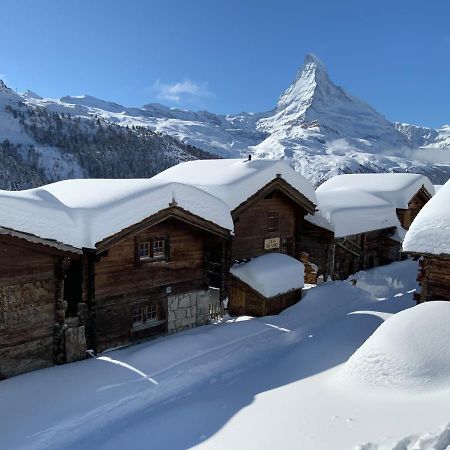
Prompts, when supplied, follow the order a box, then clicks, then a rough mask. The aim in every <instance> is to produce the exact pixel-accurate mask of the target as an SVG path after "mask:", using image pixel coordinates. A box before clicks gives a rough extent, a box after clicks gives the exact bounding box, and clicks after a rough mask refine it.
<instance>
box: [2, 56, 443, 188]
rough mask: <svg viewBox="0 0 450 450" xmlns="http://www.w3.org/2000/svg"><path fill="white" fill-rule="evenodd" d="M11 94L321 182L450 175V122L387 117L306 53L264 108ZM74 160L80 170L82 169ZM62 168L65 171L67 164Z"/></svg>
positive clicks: (63, 111)
mask: <svg viewBox="0 0 450 450" xmlns="http://www.w3.org/2000/svg"><path fill="white" fill-rule="evenodd" d="M1 86H2V85H0V95H1V92H2V87H1ZM10 93H11V94H14V95H15V98H16V99H17V100H20V101H22V102H24V103H25V104H26V105H28V106H30V107H33V108H44V109H45V110H46V111H48V112H52V113H57V114H67V113H70V114H71V115H73V116H75V117H80V118H85V119H86V118H88V119H93V118H94V119H98V118H100V119H102V120H103V121H104V122H107V123H114V124H117V125H121V126H123V127H133V126H139V127H145V128H147V129H149V130H152V131H155V132H158V133H163V134H166V135H171V136H173V137H175V138H177V139H179V140H180V141H182V142H184V143H187V144H190V145H193V146H196V147H198V148H201V149H203V150H206V151H209V152H212V153H215V154H217V155H220V156H222V157H226V158H229V157H231V158H234V157H238V156H242V155H246V154H247V153H249V152H250V153H253V154H255V155H257V156H260V157H263V158H271V159H274V158H277V159H279V158H283V159H285V160H287V161H288V162H289V163H290V164H291V165H292V167H294V168H295V169H296V170H297V171H299V172H301V173H302V174H303V175H305V176H306V177H307V178H309V179H310V180H311V181H312V182H313V183H314V184H315V185H319V184H320V183H322V182H323V181H325V180H326V179H328V178H330V177H332V176H334V175H337V174H341V173H359V172H386V171H389V172H415V173H422V174H424V175H427V176H428V177H429V178H430V179H431V180H432V181H433V182H434V183H435V184H443V183H444V182H445V181H447V179H448V178H449V175H450V125H446V126H444V127H443V128H441V129H439V130H435V129H432V128H426V127H419V126H415V125H408V124H403V123H393V122H390V121H388V120H387V119H386V118H385V117H383V116H382V115H381V114H379V113H378V112H377V111H375V110H374V109H373V108H372V107H371V106H370V105H368V104H367V103H365V102H364V101H362V100H360V99H358V98H356V97H354V96H352V95H350V94H349V93H347V92H346V91H345V90H344V89H342V88H341V87H339V86H336V85H335V84H334V83H333V82H332V81H331V79H330V77H329V75H328V73H327V70H326V68H325V66H324V65H323V63H322V62H321V61H320V60H319V59H318V58H317V57H315V56H314V55H307V56H306V58H305V62H304V64H303V66H302V67H301V68H300V70H299V72H298V74H297V76H296V78H295V80H294V82H293V83H292V85H291V86H289V87H288V89H286V91H285V92H284V93H283V94H282V95H281V97H280V98H279V100H278V103H277V105H276V106H275V108H274V109H272V110H270V111H266V112H260V113H247V112H242V113H239V114H231V115H221V114H214V113H210V112H208V111H197V112H194V111H188V110H182V109H177V108H169V107H167V106H164V105H160V104H157V103H153V104H147V105H144V106H143V107H140V108H135V107H126V106H122V105H119V104H117V103H113V102H108V101H105V100H101V99H98V98H96V97H93V96H90V95H81V96H65V97H62V98H61V99H60V100H54V99H48V98H47V99H45V98H42V97H40V96H39V95H38V94H36V93H34V92H32V91H27V92H25V93H24V94H15V93H13V92H12V91H11V92H10ZM3 106H4V105H3ZM2 109H3V107H2V104H1V100H0V110H2ZM0 114H3V112H2V111H0ZM1 121H5V117H4V116H2V117H0V122H1ZM8 122H9V121H8V120H6V122H5V123H4V124H3V125H2V124H0V142H1V141H2V140H3V139H4V138H6V137H7V135H8V133H7V132H5V128H8V127H10V126H12V125H9V124H8ZM16 126H17V124H16V125H14V127H16ZM19 134H20V129H19V130H15V135H16V136H17V137H18V136H19ZM8 139H9V138H8ZM27 139H28V138H25V140H27ZM21 142H22V141H21ZM52 164H53V163H52V162H50V167H53V166H54V165H55V164H53V166H52ZM73 164H74V166H75V168H74V170H75V172H77V171H78V172H80V170H81V171H83V169H82V168H79V167H76V162H74V163H73ZM61 166H62V168H63V169H60V172H61V176H63V174H64V170H66V169H64V167H66V166H65V163H62V164H61ZM66 171H67V170H66Z"/></svg>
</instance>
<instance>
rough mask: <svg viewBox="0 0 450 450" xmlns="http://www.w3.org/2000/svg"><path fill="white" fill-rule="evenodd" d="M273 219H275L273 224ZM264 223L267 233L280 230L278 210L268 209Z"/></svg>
mask: <svg viewBox="0 0 450 450" xmlns="http://www.w3.org/2000/svg"><path fill="white" fill-rule="evenodd" d="M273 221H275V223H274V224H273ZM266 224H267V226H266V231H267V234H270V233H278V232H279V230H280V213H279V212H278V211H268V212H267V222H266Z"/></svg>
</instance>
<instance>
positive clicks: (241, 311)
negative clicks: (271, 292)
mask: <svg viewBox="0 0 450 450" xmlns="http://www.w3.org/2000/svg"><path fill="white" fill-rule="evenodd" d="M230 284H231V286H230V301H229V304H228V310H229V311H230V314H233V315H250V316H254V317H262V316H269V315H274V314H279V313H280V312H281V311H283V310H285V309H286V308H289V307H290V306H292V305H295V304H296V303H297V302H299V301H300V299H301V294H302V290H301V289H297V290H294V291H291V292H287V293H286V294H282V295H278V296H276V297H273V298H270V299H267V298H265V297H264V296H262V295H261V294H260V293H259V292H257V291H255V290H254V289H252V288H251V287H250V286H248V285H247V284H245V283H243V282H242V281H241V280H239V279H238V278H236V277H234V276H232V277H231V283H230Z"/></svg>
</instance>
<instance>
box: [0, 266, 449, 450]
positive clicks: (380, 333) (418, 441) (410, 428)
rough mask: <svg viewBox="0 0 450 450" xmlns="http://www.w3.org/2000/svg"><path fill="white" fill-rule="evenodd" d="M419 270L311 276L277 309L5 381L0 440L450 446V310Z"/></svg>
mask: <svg viewBox="0 0 450 450" xmlns="http://www.w3.org/2000/svg"><path fill="white" fill-rule="evenodd" d="M416 273H417V263H416V262H414V261H403V262H397V263H393V264H391V265H389V266H384V267H378V268H376V269H372V270H368V271H366V272H360V273H358V274H356V275H355V278H356V279H357V280H358V283H357V286H352V285H351V283H349V282H345V281H335V282H329V283H325V284H323V285H321V286H317V287H313V288H311V289H310V290H309V291H307V293H306V294H305V296H304V298H303V299H302V300H301V301H300V302H299V303H297V304H296V305H295V306H293V307H291V308H288V309H287V310H285V311H284V312H283V313H281V314H280V315H278V316H267V317H261V318H251V317H240V318H238V319H236V318H235V319H233V320H229V321H226V320H225V321H223V322H222V323H220V324H216V325H210V326H204V327H199V328H196V329H192V330H188V331H185V332H182V333H178V334H176V335H172V336H168V337H164V338H161V339H156V340H153V341H149V342H145V343H142V344H140V345H133V346H131V347H128V348H124V349H119V350H114V351H111V352H108V353H105V354H103V355H100V356H99V357H97V358H93V359H89V360H86V361H81V362H77V363H73V364H65V365H62V366H55V367H51V368H48V369H43V370H38V371H35V372H31V373H28V374H24V375H20V376H17V377H13V378H10V379H8V380H4V381H1V382H0V384H1V388H0V405H8V407H7V408H0V435H1V444H0V447H1V448H2V449H3V448H5V449H17V450H19V449H23V450H25V449H27V450H37V449H66V450H78V449H87V448H95V449H103V450H116V449H117V450H118V449H124V448H129V449H139V448H157V449H158V450H164V449H180V450H181V449H187V448H196V449H207V450H213V449H221V450H223V449H236V450H241V449H242V450H243V449H245V450H253V449H255V450H256V449H258V450H272V449H294V448H295V449H302V450H330V449H339V450H340V449H349V450H351V449H354V450H394V449H397V450H400V449H402V450H432V449H434V450H438V449H439V450H444V449H446V448H448V447H447V446H448V445H450V428H449V427H448V426H447V425H448V424H449V419H450V376H449V375H450V374H449V369H448V367H449V360H448V357H449V349H450V346H449V339H448V326H446V325H447V324H448V319H449V310H448V305H447V304H445V303H444V302H430V303H428V304H425V305H421V306H419V307H413V305H414V302H413V301H412V292H413V291H414V290H415V288H416V282H415V277H416ZM439 303H440V304H439ZM411 307H412V308H411ZM408 308H411V309H408ZM403 310H404V311H403ZM411 324H413V325H411ZM412 327H414V330H416V329H417V330H418V332H417V333H411V328H412ZM352 355H353V356H352ZM433 369H434V370H433ZM380 373H381V374H383V378H380V380H381V381H382V382H384V384H382V385H381V386H380V382H379V379H378V378H377V379H375V380H374V377H373V376H372V374H380ZM405 380H406V382H404V381H405ZM393 382H395V383H393ZM400 383H401V386H400V388H399V384H400ZM49 399H52V401H49ZM36 411H39V413H38V414H37V413H36ZM17 424H20V426H18V425H17ZM174 424H175V428H174Z"/></svg>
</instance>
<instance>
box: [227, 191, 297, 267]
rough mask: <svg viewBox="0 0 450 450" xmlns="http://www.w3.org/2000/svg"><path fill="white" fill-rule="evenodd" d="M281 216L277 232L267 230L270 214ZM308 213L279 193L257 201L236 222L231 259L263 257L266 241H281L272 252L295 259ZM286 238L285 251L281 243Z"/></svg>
mask: <svg viewBox="0 0 450 450" xmlns="http://www.w3.org/2000/svg"><path fill="white" fill-rule="evenodd" d="M269 212H277V213H278V214H279V221H278V224H279V225H278V231H275V232H268V231H267V213H269ZM304 214H305V210H304V209H303V208H300V207H299V206H298V205H296V204H295V203H294V202H293V201H292V200H290V199H289V198H287V197H286V196H285V195H283V194H282V193H279V192H274V193H272V194H271V195H270V196H269V197H268V198H263V199H259V200H256V201H254V202H252V203H251V204H249V206H248V208H246V209H244V210H243V211H242V212H241V213H240V214H239V216H235V217H233V219H234V227H235V229H234V236H233V238H232V241H231V260H232V261H239V260H243V259H250V258H253V257H256V256H260V255H263V254H265V253H267V252H268V251H267V250H265V249H264V240H265V239H268V238H277V237H279V238H280V248H278V249H273V250H272V251H277V252H281V251H283V253H287V254H289V255H291V256H295V254H296V253H295V252H296V250H295V246H296V242H295V240H296V236H297V233H298V232H299V228H300V227H301V222H302V221H303V216H304ZM283 239H286V247H285V248H284V249H283V248H282V240H283Z"/></svg>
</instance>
